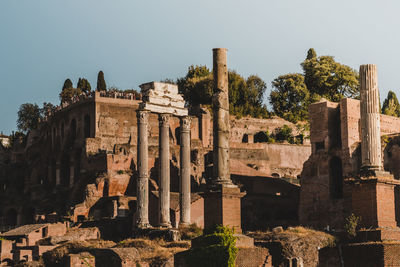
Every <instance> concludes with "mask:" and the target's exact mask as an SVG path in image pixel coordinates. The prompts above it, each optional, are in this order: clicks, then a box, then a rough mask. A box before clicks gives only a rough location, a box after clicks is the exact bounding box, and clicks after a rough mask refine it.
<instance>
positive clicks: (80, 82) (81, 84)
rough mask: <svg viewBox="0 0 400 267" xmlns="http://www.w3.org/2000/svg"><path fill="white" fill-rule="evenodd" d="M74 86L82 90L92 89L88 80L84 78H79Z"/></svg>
mask: <svg viewBox="0 0 400 267" xmlns="http://www.w3.org/2000/svg"><path fill="white" fill-rule="evenodd" d="M76 88H79V89H81V90H82V92H90V90H92V87H91V86H90V83H89V81H88V80H86V79H85V78H79V80H78V85H77V86H76Z"/></svg>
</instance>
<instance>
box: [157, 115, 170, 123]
mask: <svg viewBox="0 0 400 267" xmlns="http://www.w3.org/2000/svg"><path fill="white" fill-rule="evenodd" d="M170 118H171V114H169V113H161V114H159V115H158V122H159V123H160V126H166V125H168V123H169V119H170Z"/></svg>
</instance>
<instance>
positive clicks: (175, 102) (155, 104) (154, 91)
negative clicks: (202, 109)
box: [140, 82, 188, 116]
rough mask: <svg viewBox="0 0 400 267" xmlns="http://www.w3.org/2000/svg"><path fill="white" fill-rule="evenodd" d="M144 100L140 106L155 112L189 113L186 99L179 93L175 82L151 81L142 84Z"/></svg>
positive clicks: (181, 114)
mask: <svg viewBox="0 0 400 267" xmlns="http://www.w3.org/2000/svg"><path fill="white" fill-rule="evenodd" d="M140 88H141V93H142V96H143V102H142V103H140V108H141V109H145V110H149V111H151V112H155V113H170V114H173V115H177V116H186V115H188V110H187V109H186V108H185V100H184V99H183V97H182V95H181V94H179V93H178V86H177V85H175V84H169V83H161V82H150V83H145V84H142V85H140Z"/></svg>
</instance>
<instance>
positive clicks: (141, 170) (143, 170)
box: [135, 110, 150, 228]
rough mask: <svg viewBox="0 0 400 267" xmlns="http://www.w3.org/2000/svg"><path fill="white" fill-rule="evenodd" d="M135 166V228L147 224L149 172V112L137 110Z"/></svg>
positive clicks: (145, 226)
mask: <svg viewBox="0 0 400 267" xmlns="http://www.w3.org/2000/svg"><path fill="white" fill-rule="evenodd" d="M136 115H137V126H138V133H137V168H138V181H137V188H136V196H137V201H136V202H137V205H136V222H135V225H136V227H137V228H147V227H149V226H150V224H149V174H148V153H149V151H148V131H147V127H148V120H149V112H148V111H145V110H138V111H137V113H136Z"/></svg>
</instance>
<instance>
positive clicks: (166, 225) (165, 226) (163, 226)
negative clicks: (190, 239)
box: [158, 222, 172, 228]
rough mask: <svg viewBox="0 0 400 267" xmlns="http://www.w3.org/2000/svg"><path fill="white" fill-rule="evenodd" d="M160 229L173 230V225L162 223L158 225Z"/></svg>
mask: <svg viewBox="0 0 400 267" xmlns="http://www.w3.org/2000/svg"><path fill="white" fill-rule="evenodd" d="M158 227H160V228H172V224H171V223H170V222H166V223H160V224H158Z"/></svg>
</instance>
